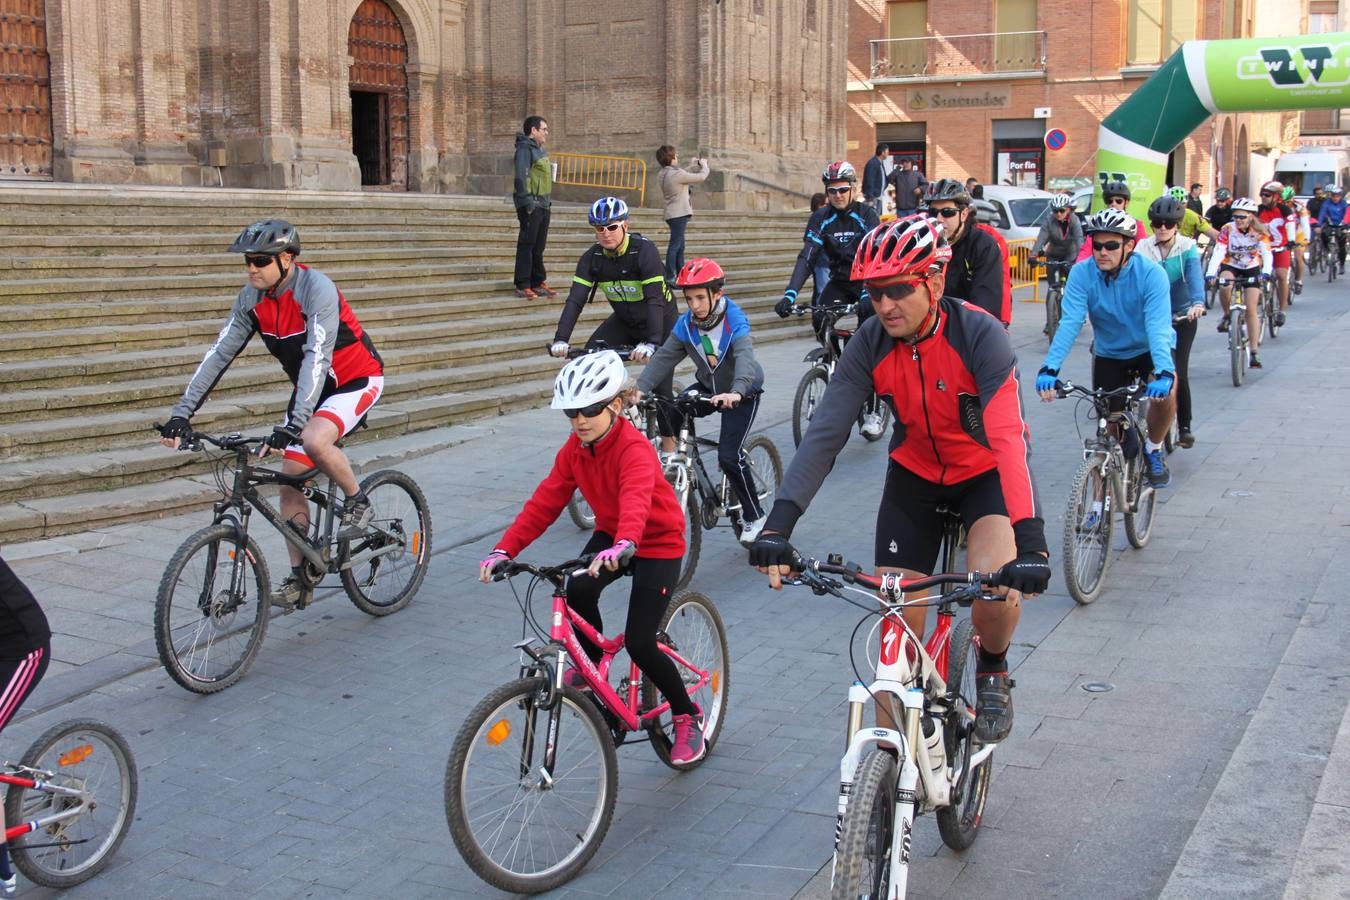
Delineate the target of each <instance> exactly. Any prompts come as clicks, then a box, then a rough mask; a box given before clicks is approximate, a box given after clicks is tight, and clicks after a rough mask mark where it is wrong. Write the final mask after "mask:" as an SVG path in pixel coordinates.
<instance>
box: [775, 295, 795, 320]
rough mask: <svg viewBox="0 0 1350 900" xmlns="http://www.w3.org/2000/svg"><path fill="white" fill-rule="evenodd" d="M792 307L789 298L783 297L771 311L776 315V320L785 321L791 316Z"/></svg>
mask: <svg viewBox="0 0 1350 900" xmlns="http://www.w3.org/2000/svg"><path fill="white" fill-rule="evenodd" d="M792 306H793V303H792V300H791V298H788V297H784V298H783V299H782V300H779V301H778V302H777V303H775V304H774V305H773V311H774V312H776V313H778V318H780V319H786V318H787V317H788V316H790V315H792Z"/></svg>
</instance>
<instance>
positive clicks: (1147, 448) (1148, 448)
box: [1144, 438, 1162, 453]
mask: <svg viewBox="0 0 1350 900" xmlns="http://www.w3.org/2000/svg"><path fill="white" fill-rule="evenodd" d="M1161 449H1162V444H1160V443H1157V442H1155V441H1154V440H1153V438H1148V439H1146V440H1145V441H1144V452H1145V453H1152V452H1153V451H1155V450H1161Z"/></svg>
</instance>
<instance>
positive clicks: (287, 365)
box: [160, 219, 384, 610]
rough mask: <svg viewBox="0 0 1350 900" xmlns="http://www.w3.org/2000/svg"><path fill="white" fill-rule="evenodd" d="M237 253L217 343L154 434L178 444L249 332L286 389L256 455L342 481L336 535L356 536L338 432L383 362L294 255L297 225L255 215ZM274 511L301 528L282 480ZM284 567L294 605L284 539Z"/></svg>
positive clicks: (363, 403)
mask: <svg viewBox="0 0 1350 900" xmlns="http://www.w3.org/2000/svg"><path fill="white" fill-rule="evenodd" d="M230 252H231V253H242V254H243V256H244V265H245V267H246V268H247V271H248V284H246V285H245V286H244V287H243V288H241V289H240V291H239V294H238V296H236V297H235V300H234V307H233V309H231V310H230V316H229V318H228V319H227V320H226V322H225V327H224V328H222V329H221V331H220V335H219V336H218V337H217V338H216V342H215V343H214V344H212V345H211V349H210V350H208V351H207V353H206V357H205V358H204V359H203V360H202V362H201V365H200V366H198V367H197V371H196V373H195V374H193V376H192V380H191V381H190V382H188V386H187V389H186V390H184V391H183V397H182V399H180V400H179V401H178V403H177V404H176V405H175V406H174V408H173V411H172V413H171V418H170V419H169V421H168V422H167V423H166V424H165V425H164V427H163V428H161V429H160V435H161V440H160V442H161V443H162V444H164V445H165V446H167V447H173V448H174V449H177V448H178V447H179V446H180V444H181V442H182V441H183V440H185V439H187V438H190V437H191V436H192V426H191V425H190V424H189V422H188V420H189V419H190V418H191V417H192V415H193V414H194V413H195V412H196V411H197V410H198V409H199V408H200V407H201V405H202V404H203V403H204V402H205V401H206V398H207V395H208V394H210V392H211V389H212V388H213V387H215V385H216V382H217V381H219V380H220V378H221V376H222V375H224V374H225V370H226V369H228V368H229V367H230V363H232V362H234V360H235V357H237V356H238V355H239V354H240V353H241V352H242V351H243V349H244V347H245V345H246V344H248V342H249V339H250V338H252V337H253V335H254V334H255V333H257V334H261V335H262V339H263V343H264V344H265V345H266V346H267V349H268V350H269V351H270V352H271V354H272V355H273V356H275V357H276V358H277V360H278V361H279V362H280V363H281V367H282V369H283V370H285V372H286V377H287V378H289V379H290V381H291V384H292V385H294V389H293V390H292V392H291V399H290V402H289V403H288V404H287V405H286V416H285V420H284V421H283V422H282V424H280V425H277V426H276V427H274V428H273V429H272V434H271V435H270V436H269V437H268V438H267V441H266V442H265V443H264V444H263V445H262V447H260V448H259V451H258V453H259V455H260V456H266V455H268V454H269V453H279V454H282V456H283V458H284V462H283V471H285V472H286V473H287V474H288V475H294V474H298V473H300V472H303V471H305V470H306V469H312V468H318V469H319V471H321V472H323V473H324V474H325V475H328V476H330V477H331V478H332V479H333V480H334V481H335V482H337V485H338V487H340V488H342V491H343V493H345V494H346V497H347V500H346V503H344V504H343V512H342V529H341V530H340V531H339V532H338V537H339V538H342V539H350V538H357V537H360V535H361V533H362V532H363V531H364V529H365V528H366V526H367V525H369V524H370V521H371V519H372V518H373V511H372V509H371V506H370V501H369V500H368V499H367V498H366V495H365V493H364V492H363V491H362V490H361V487H360V485H359V484H358V483H357V481H356V476H355V474H354V473H353V472H352V467H351V464H350V463H349V462H348V461H347V456H346V454H344V453H343V452H342V450H341V449H340V448H339V447H338V446H337V441H338V440H339V439H340V438H341V437H342V436H343V435H346V434H348V433H350V432H351V431H352V430H353V429H355V428H356V427H357V426H358V425H359V424H360V423H361V421H362V419H364V418H365V416H366V414H367V413H368V412H369V411H370V408H371V407H372V406H374V405H375V402H376V401H377V400H379V399H380V394H381V393H383V391H384V364H383V363H382V361H381V360H380V355H379V354H378V353H377V352H375V345H374V344H373V343H371V340H370V336H369V335H368V334H366V332H365V330H364V329H362V327H361V323H360V322H359V321H358V320H357V318H356V314H355V313H353V312H352V310H351V307H350V306H348V305H347V301H346V299H345V298H344V297H343V296H342V294H341V292H340V291H338V289H337V287H336V286H335V285H334V284H333V282H332V281H331V280H330V279H329V278H328V276H326V275H324V274H322V273H320V272H318V271H317V270H315V269H311V268H310V267H309V266H306V265H303V264H301V263H298V262H296V261H295V258H296V257H297V256H299V255H300V234H299V232H297V231H296V229H295V227H294V226H293V225H291V223H289V222H286V221H284V220H282V219H265V220H263V221H261V222H254V223H253V224H252V225H249V226H248V227H247V228H245V229H244V230H243V231H241V232H240V233H239V236H238V237H237V238H235V239H234V243H233V244H231V245H230ZM281 512H282V515H283V516H285V517H286V518H287V519H289V520H290V521H292V522H294V523H296V524H297V525H298V526H299V527H300V530H301V531H302V532H305V531H307V530H308V528H309V502H308V501H307V500H306V499H305V497H304V495H303V494H301V493H300V492H299V491H298V490H296V489H295V488H292V487H282V488H281ZM287 550H288V552H289V553H290V556H291V568H292V574H291V576H290V577H288V578H286V579H285V580H284V581H283V582H282V583H281V586H280V587H279V588H278V589H277V592H276V594H275V595H274V596H273V600H272V602H273V604H274V605H276V606H281V607H283V608H285V609H287V610H289V609H292V608H294V607H296V606H297V605H300V606H303V605H304V603H305V602H307V601H308V598H309V597H310V596H311V595H312V592H313V585H311V584H309V583H308V582H307V581H306V580H305V579H304V578H303V577H302V575H301V564H302V557H301V556H300V553H299V551H297V550H296V549H295V548H294V547H293V546H291V545H290V544H287Z"/></svg>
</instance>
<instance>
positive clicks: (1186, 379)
mask: <svg viewBox="0 0 1350 900" xmlns="http://www.w3.org/2000/svg"><path fill="white" fill-rule="evenodd" d="M1196 327H1197V325H1196V322H1195V320H1194V319H1187V320H1186V321H1184V322H1173V323H1172V328H1173V329H1174V330H1175V331H1176V333H1177V348H1176V350H1174V351H1172V359H1173V360H1174V361H1175V363H1176V367H1177V427H1178V428H1180V429H1181V430H1182V431H1190V430H1191V379H1190V376H1189V375H1188V374H1187V372H1188V371H1189V370H1190V364H1191V344H1193V343H1195V331H1196Z"/></svg>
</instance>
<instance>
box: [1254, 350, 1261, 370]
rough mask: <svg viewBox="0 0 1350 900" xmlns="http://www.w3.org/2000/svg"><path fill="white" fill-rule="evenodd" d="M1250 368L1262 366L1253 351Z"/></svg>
mask: <svg viewBox="0 0 1350 900" xmlns="http://www.w3.org/2000/svg"><path fill="white" fill-rule="evenodd" d="M1252 368H1253V369H1260V368H1262V366H1261V360H1259V359H1257V357H1256V354H1255V353H1253V354H1252Z"/></svg>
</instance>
